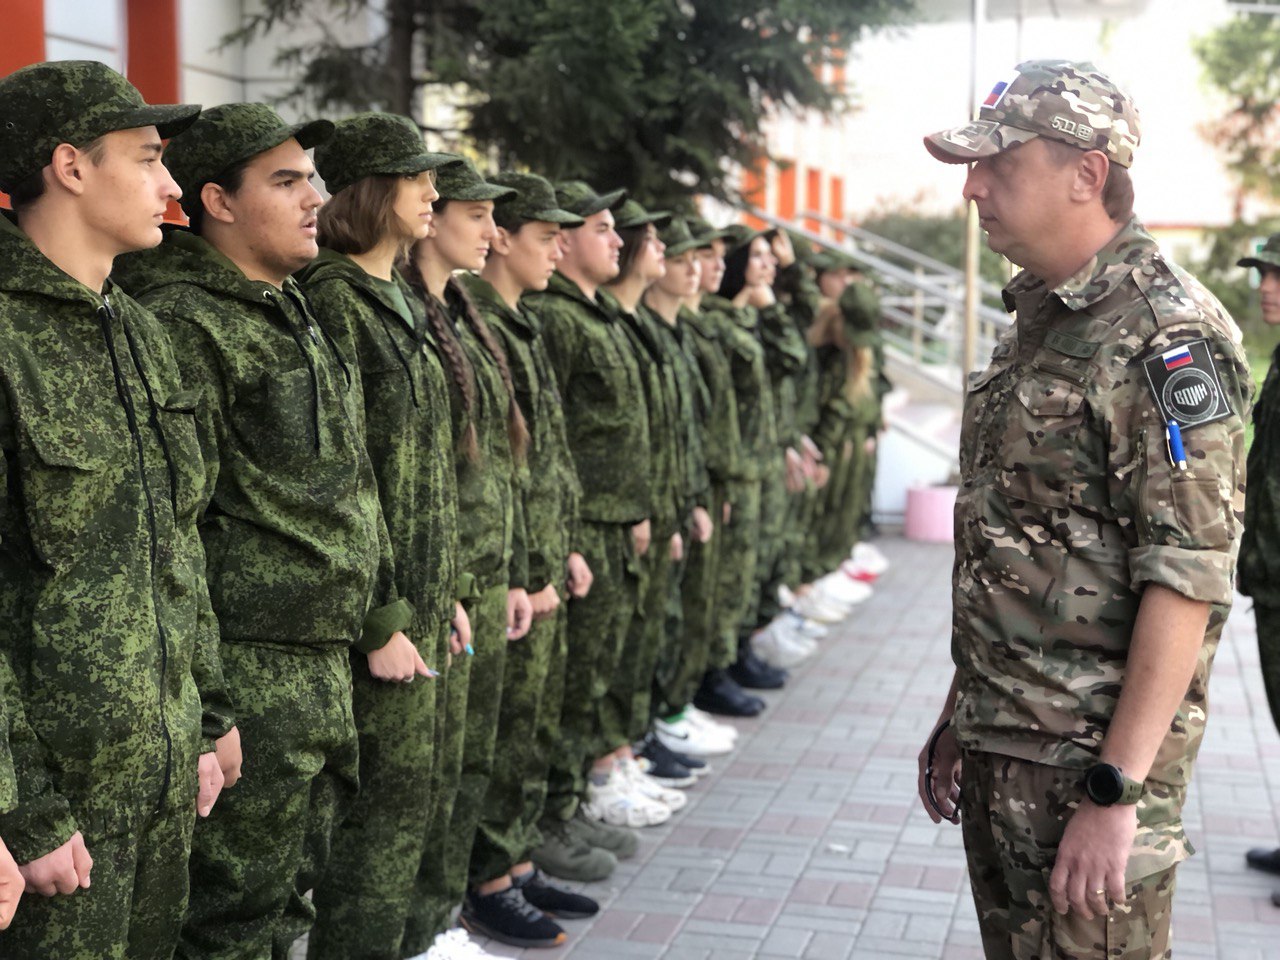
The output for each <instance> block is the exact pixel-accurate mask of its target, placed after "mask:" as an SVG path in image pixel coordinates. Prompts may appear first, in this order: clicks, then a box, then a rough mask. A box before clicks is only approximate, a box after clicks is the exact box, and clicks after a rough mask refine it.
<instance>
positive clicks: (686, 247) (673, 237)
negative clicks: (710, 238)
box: [658, 217, 706, 260]
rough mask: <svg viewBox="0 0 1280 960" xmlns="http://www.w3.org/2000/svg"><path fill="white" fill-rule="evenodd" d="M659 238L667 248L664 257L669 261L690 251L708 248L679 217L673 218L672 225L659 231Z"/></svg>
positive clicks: (669, 224)
mask: <svg viewBox="0 0 1280 960" xmlns="http://www.w3.org/2000/svg"><path fill="white" fill-rule="evenodd" d="M658 238H659V239H660V240H661V241H662V242H663V244H664V245H665V246H666V248H667V251H666V253H665V254H664V256H665V257H666V258H667V259H668V260H670V259H671V258H672V257H678V256H680V254H682V253H688V252H689V251H690V250H697V249H698V248H699V247H705V246H706V243H703V242H702V241H700V240H697V239H695V238H694V236H693V234H692V233H691V232H690V231H689V225H688V224H687V223H685V222H684V221H683V220H681V219H680V218H679V217H675V218H673V219H672V221H671V222H670V223H668V224H667V225H666V226H665V227H663V228H662V229H661V230H660V231H658Z"/></svg>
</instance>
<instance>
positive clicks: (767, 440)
mask: <svg viewBox="0 0 1280 960" xmlns="http://www.w3.org/2000/svg"><path fill="white" fill-rule="evenodd" d="M702 312H703V314H704V316H707V317H708V318H709V319H710V318H714V322H715V323H716V324H717V325H718V326H719V328H720V336H721V342H722V343H723V344H724V346H725V349H726V352H727V353H728V355H729V362H730V370H731V371H732V373H733V390H734V396H735V400H736V401H737V403H736V405H737V408H738V435H739V438H740V439H741V441H742V444H741V447H740V448H739V449H740V457H739V461H738V465H739V470H738V479H741V480H747V481H752V480H759V479H760V478H761V477H762V476H763V475H764V470H765V467H766V464H769V463H770V462H771V461H772V460H774V459H775V458H777V457H778V456H779V452H778V424H777V415H776V412H775V410H774V405H773V390H772V381H771V379H770V377H769V369H768V367H767V366H766V364H765V349H764V347H763V346H762V345H761V343H760V339H759V332H758V331H759V325H760V315H759V313H758V311H757V310H756V309H755V308H754V307H742V308H741V309H739V308H738V307H735V306H734V305H733V304H732V303H731V302H730V301H728V300H726V299H724V298H723V297H718V296H705V297H703V298H702Z"/></svg>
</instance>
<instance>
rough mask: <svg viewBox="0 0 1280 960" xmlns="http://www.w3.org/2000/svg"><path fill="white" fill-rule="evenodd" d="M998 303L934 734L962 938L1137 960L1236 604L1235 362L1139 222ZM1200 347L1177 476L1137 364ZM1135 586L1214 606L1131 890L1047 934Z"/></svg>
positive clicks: (1206, 303) (973, 422) (971, 456)
mask: <svg viewBox="0 0 1280 960" xmlns="http://www.w3.org/2000/svg"><path fill="white" fill-rule="evenodd" d="M1005 297H1006V303H1007V304H1008V305H1009V307H1010V309H1016V312H1017V317H1018V320H1017V323H1016V324H1015V325H1014V326H1013V327H1012V328H1010V330H1009V331H1008V333H1007V334H1006V335H1005V336H1004V337H1002V338H1001V340H1000V343H999V344H998V346H997V347H996V350H995V354H994V356H993V357H992V361H991V364H990V366H988V367H987V369H986V370H985V371H984V372H982V373H981V374H977V375H975V376H973V377H971V379H970V384H969V393H968V396H967V398H966V403H965V416H964V424H963V434H962V437H961V442H960V451H961V476H962V486H961V488H960V494H959V499H958V500H957V504H956V569H955V582H954V590H953V604H954V619H953V628H952V631H953V632H952V653H953V658H954V660H955V664H956V669H957V678H958V690H959V695H958V698H957V702H956V708H955V713H954V715H953V717H952V723H953V725H954V727H955V731H956V736H957V739H958V742H959V743H960V745H961V747H962V749H963V750H964V751H965V757H966V759H965V764H964V785H963V790H964V797H965V804H964V807H963V810H964V815H965V827H964V829H965V839H966V845H967V847H968V850H969V858H970V872H971V875H972V877H973V878H974V894H975V899H976V902H977V906H978V915H979V922H980V924H981V927H982V931H983V938H984V942H985V944H986V948H987V951H988V955H989V956H993V957H996V956H998V957H1017V958H1030V957H1045V956H1050V955H1052V956H1085V955H1090V956H1092V955H1097V956H1102V955H1103V953H1104V952H1103V951H1102V950H1101V949H1099V948H1100V947H1101V946H1102V945H1103V944H1104V943H1105V944H1106V948H1107V949H1106V951H1105V955H1106V956H1108V957H1111V956H1121V955H1123V956H1124V957H1133V958H1137V957H1147V956H1151V955H1153V954H1152V953H1151V952H1150V951H1151V949H1152V948H1153V947H1156V948H1158V947H1159V943H1160V941H1161V938H1163V937H1166V936H1167V931H1162V929H1161V927H1162V924H1163V926H1165V927H1167V916H1168V908H1169V904H1170V898H1171V896H1172V890H1173V882H1172V870H1173V868H1174V867H1175V866H1176V864H1177V863H1178V862H1179V861H1181V860H1183V859H1184V858H1185V857H1187V856H1188V855H1189V854H1190V853H1191V845H1190V843H1189V842H1188V841H1187V839H1186V836H1185V835H1184V833H1183V827H1182V819H1181V811H1182V804H1183V801H1184V799H1185V796H1186V789H1187V783H1188V781H1189V779H1190V776H1191V768H1192V765H1193V762H1194V759H1195V755H1196V752H1197V750H1198V748H1199V745H1200V741H1201V738H1202V736H1203V734H1204V726H1205V720H1206V709H1207V701H1206V694H1207V685H1208V674H1209V667H1210V664H1211V663H1212V660H1213V654H1214V651H1215V650H1216V648H1217V643H1218V638H1219V635H1220V634H1221V631H1222V625H1223V623H1224V621H1225V620H1226V616H1227V611H1228V609H1229V607H1230V603H1231V598H1232V581H1233V579H1234V567H1235V555H1236V550H1237V547H1238V545H1239V542H1240V522H1239V519H1238V514H1237V511H1239V510H1241V509H1242V508H1243V493H1244V469H1243V467H1244V464H1243V441H1244V429H1243V424H1242V419H1241V417H1242V414H1243V413H1244V412H1245V410H1246V409H1247V407H1248V404H1249V393H1250V389H1251V388H1250V379H1249V371H1248V366H1247V364H1246V362H1245V360H1244V357H1243V353H1242V350H1241V348H1240V346H1239V340H1240V336H1239V331H1238V330H1237V329H1236V327H1235V324H1234V323H1233V322H1232V320H1231V319H1230V317H1228V316H1227V315H1226V313H1225V312H1223V310H1222V308H1221V307H1220V305H1218V304H1217V302H1216V301H1215V300H1213V298H1212V297H1211V296H1210V295H1209V294H1208V293H1207V292H1205V291H1204V289H1203V288H1202V287H1201V286H1200V285H1199V284H1198V283H1196V281H1195V280H1193V279H1192V278H1190V277H1189V276H1187V275H1186V274H1184V273H1182V272H1181V271H1180V270H1178V269H1177V268H1175V267H1173V266H1171V265H1170V264H1169V263H1168V262H1167V261H1166V260H1165V259H1164V258H1163V257H1162V256H1161V255H1160V253H1159V252H1158V250H1157V249H1156V247H1155V244H1154V241H1152V239H1151V238H1150V236H1149V235H1147V234H1146V233H1145V232H1144V231H1143V230H1142V229H1141V227H1139V226H1138V224H1137V223H1136V222H1130V223H1129V224H1128V225H1126V226H1125V227H1124V228H1123V229H1122V230H1121V231H1120V232H1119V233H1118V234H1117V236H1116V237H1115V238H1114V239H1113V240H1111V241H1110V242H1108V243H1107V245H1106V246H1104V247H1103V248H1102V249H1101V250H1100V251H1099V252H1098V254H1097V255H1096V256H1095V257H1094V258H1093V259H1092V260H1091V261H1090V262H1089V263H1088V264H1086V266H1085V267H1084V268H1083V269H1082V270H1081V271H1080V272H1079V273H1077V274H1076V275H1075V276H1073V277H1071V278H1069V279H1068V280H1067V281H1065V282H1064V283H1062V284H1061V285H1060V286H1058V287H1056V288H1054V289H1053V290H1048V289H1046V287H1045V286H1044V284H1043V282H1041V281H1038V280H1036V279H1034V278H1032V277H1031V276H1030V275H1028V274H1023V275H1021V276H1019V277H1018V278H1016V279H1015V280H1014V281H1013V282H1012V283H1011V284H1010V285H1009V287H1008V288H1007V289H1006V293H1005ZM1197 342H1200V345H1199V346H1195V347H1194V349H1195V350H1197V351H1199V350H1203V352H1204V356H1205V358H1206V359H1205V361H1204V364H1203V366H1205V367H1207V368H1209V369H1210V370H1211V372H1212V371H1216V374H1217V378H1218V379H1219V380H1220V382H1221V387H1222V391H1221V396H1220V395H1219V392H1218V391H1217V389H1216V388H1208V387H1206V389H1205V390H1204V391H1203V392H1199V393H1197V394H1195V395H1194V396H1193V397H1192V398H1193V399H1197V400H1201V401H1205V403H1206V404H1207V408H1209V409H1211V408H1212V407H1213V405H1214V404H1215V403H1218V404H1223V402H1224V401H1225V405H1222V406H1221V410H1222V411H1223V414H1222V418H1221V419H1213V420H1212V422H1201V423H1199V424H1198V425H1194V426H1187V427H1186V428H1185V429H1184V431H1183V440H1184V443H1185V446H1186V453H1187V462H1188V463H1189V464H1190V467H1189V468H1188V469H1187V470H1186V471H1182V470H1179V469H1178V468H1176V467H1174V466H1172V465H1171V464H1170V456H1169V452H1168V448H1167V447H1166V443H1165V429H1164V422H1163V416H1162V414H1161V412H1160V410H1159V409H1158V407H1157V403H1156V398H1155V395H1154V393H1153V391H1152V389H1151V387H1150V386H1149V385H1148V383H1147V380H1146V376H1145V375H1144V366H1145V361H1148V360H1151V361H1152V362H1153V363H1154V364H1157V365H1159V364H1161V362H1162V360H1161V357H1162V355H1163V354H1165V353H1166V352H1170V353H1172V351H1173V350H1174V348H1177V347H1179V346H1182V345H1187V344H1196V343H1197ZM1210 358H1211V359H1210ZM1178 362H1181V361H1178ZM1187 362H1190V361H1187ZM1146 369H1147V370H1150V367H1146ZM1206 383H1208V381H1206ZM1186 396H1191V395H1190V394H1188V395H1186ZM1186 396H1184V397H1183V399H1182V400H1180V401H1178V402H1187V400H1186ZM1188 417H1190V414H1186V415H1184V416H1183V418H1184V419H1187V418H1188ZM1188 422H1189V423H1194V422H1196V421H1195V420H1194V418H1192V419H1188ZM1148 584H1159V585H1162V586H1165V587H1167V588H1169V589H1172V590H1174V591H1176V592H1178V593H1180V594H1182V595H1184V596H1186V597H1189V598H1190V599H1193V600H1198V601H1202V602H1206V603H1209V604H1211V605H1212V606H1211V612H1210V616H1209V622H1208V627H1207V629H1206V633H1205V638H1204V645H1203V647H1202V648H1201V651H1200V654H1199V659H1198V662H1197V665H1196V668H1195V674H1194V676H1193V678H1192V681H1191V683H1190V686H1189V687H1188V690H1187V693H1186V696H1185V697H1184V699H1183V702H1182V704H1181V706H1180V707H1179V709H1178V712H1177V715H1176V717H1175V718H1174V720H1173V722H1172V724H1171V725H1170V728H1169V732H1168V734H1167V735H1166V737H1165V740H1164V743H1163V744H1162V746H1161V748H1160V750H1159V753H1158V754H1157V757H1156V759H1155V762H1154V764H1153V765H1152V767H1151V770H1150V773H1149V774H1148V776H1147V780H1146V783H1145V792H1144V794H1143V796H1142V799H1141V800H1140V801H1139V803H1138V808H1137V817H1138V832H1137V836H1136V838H1135V840H1134V845H1133V849H1132V852H1131V854H1130V857H1129V861H1128V870H1127V874H1126V877H1127V882H1128V883H1129V884H1130V886H1131V890H1133V889H1134V887H1135V886H1136V885H1141V886H1142V887H1143V890H1142V891H1139V893H1140V894H1141V896H1139V897H1138V899H1131V900H1130V901H1129V902H1128V904H1126V905H1124V906H1123V907H1121V908H1117V909H1115V910H1113V911H1112V913H1111V915H1110V916H1109V917H1102V918H1100V919H1098V920H1096V921H1094V923H1092V924H1084V923H1083V922H1079V921H1078V918H1076V921H1073V922H1071V923H1063V922H1061V921H1060V920H1059V918H1057V915H1056V914H1054V913H1053V912H1052V908H1051V906H1050V905H1049V903H1048V896H1047V887H1046V884H1047V878H1048V875H1049V870H1050V868H1051V867H1052V865H1053V861H1054V857H1055V853H1056V849H1057V845H1058V842H1059V840H1060V839H1061V835H1062V830H1063V828H1064V827H1065V825H1066V823H1067V821H1068V819H1069V815H1067V814H1066V811H1068V810H1070V809H1073V808H1074V806H1075V805H1076V804H1077V803H1078V802H1079V801H1080V799H1081V797H1082V795H1083V791H1082V789H1081V787H1080V777H1081V773H1082V771H1083V770H1084V769H1085V768H1087V767H1088V766H1090V765H1092V764H1093V763H1095V762H1096V761H1097V759H1098V751H1099V747H1100V745H1101V743H1102V741H1103V738H1104V737H1105V735H1106V733H1107V727H1108V723H1109V718H1110V717H1111V716H1112V714H1113V713H1114V710H1115V707H1116V702H1117V700H1118V698H1119V695H1120V692H1121V690H1122V687H1123V683H1124V679H1125V658H1126V655H1127V652H1128V649H1129V643H1130V634H1131V631H1132V629H1133V625H1134V622H1135V618H1136V616H1137V613H1138V608H1139V603H1140V601H1141V599H1142V595H1143V589H1144V588H1145V587H1146V586H1147V585H1148ZM1031 797H1036V798H1037V799H1039V800H1040V801H1041V802H1040V803H1039V805H1037V806H1036V807H1035V809H1034V810H1032V809H1030V807H1031V804H1030V803H1027V804H1025V806H1024V804H1023V800H1024V799H1025V798H1031ZM1144 907H1148V908H1151V912H1150V913H1147V912H1145V911H1144V909H1143V908H1144ZM1148 924H1150V926H1149V927H1148ZM1148 938H1151V939H1148ZM1095 944H1097V947H1095ZM1122 948H1123V949H1122ZM1156 955H1161V956H1164V955H1166V954H1165V953H1164V952H1163V951H1161V952H1160V953H1159V954H1156Z"/></svg>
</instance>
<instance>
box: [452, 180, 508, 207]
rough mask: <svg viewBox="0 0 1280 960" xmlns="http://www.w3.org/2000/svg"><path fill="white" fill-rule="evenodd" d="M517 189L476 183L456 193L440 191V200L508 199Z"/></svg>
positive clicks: (473, 201)
mask: <svg viewBox="0 0 1280 960" xmlns="http://www.w3.org/2000/svg"><path fill="white" fill-rule="evenodd" d="M518 192H519V191H516V190H512V189H511V188H510V187H498V186H494V185H493V184H491V183H477V184H474V185H472V186H470V187H465V188H463V189H462V190H459V191H458V192H457V193H442V194H440V199H441V200H461V201H463V202H466V201H470V202H472V203H479V202H481V201H484V200H493V201H495V202H496V201H498V200H508V199H510V198H511V197H514V196H516V195H517V193H518Z"/></svg>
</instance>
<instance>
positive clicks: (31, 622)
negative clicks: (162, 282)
mask: <svg viewBox="0 0 1280 960" xmlns="http://www.w3.org/2000/svg"><path fill="white" fill-rule="evenodd" d="M198 112H199V108H198V107H195V106H148V105H146V104H145V103H143V100H142V97H141V95H140V94H139V93H138V91H137V90H135V89H134V88H133V87H132V86H131V85H130V84H129V83H128V82H127V81H126V80H125V79H124V78H123V77H121V76H120V75H119V74H117V73H115V72H114V71H112V70H110V69H108V68H107V67H105V66H103V65H102V64H100V63H94V62H89V61H63V62H53V63H42V64H36V65H34V66H31V67H26V68H23V69H21V70H19V71H17V72H16V73H13V74H11V75H10V76H8V77H6V78H5V79H4V80H0V115H3V116H4V118H5V122H4V123H3V124H2V125H0V189H3V190H5V191H6V192H8V193H9V194H10V198H11V200H12V203H13V208H14V214H13V216H12V217H9V216H6V217H3V218H0V257H2V258H3V262H4V264H5V269H4V271H3V273H0V318H2V319H0V328H2V329H3V332H2V333H0V378H2V379H3V380H4V382H5V390H4V393H3V400H0V407H2V409H0V450H3V453H4V457H3V459H2V460H0V470H3V471H4V473H5V475H6V476H5V480H4V481H3V482H0V497H3V499H2V500H0V698H3V700H4V701H5V707H6V708H7V712H8V715H9V724H8V726H9V729H8V735H7V737H5V738H4V740H3V741H2V742H0V754H7V753H8V750H9V749H11V750H12V757H13V768H14V772H15V774H16V776H15V780H16V788H17V789H16V801H17V803H16V807H15V805H14V802H13V801H14V800H15V794H14V791H13V789H12V786H14V785H15V784H12V783H7V782H6V778H5V777H4V776H3V774H0V809H3V810H4V811H6V812H4V813H3V814H2V815H0V837H3V838H4V842H5V843H6V844H7V845H8V847H9V849H10V850H11V851H12V852H13V855H14V857H15V858H16V859H17V861H18V862H19V863H20V864H22V865H23V866H22V871H23V874H24V876H25V879H26V882H27V885H28V888H29V890H30V891H31V892H34V893H37V894H41V896H40V897H28V899H27V901H26V902H25V903H23V905H22V909H21V910H20V911H19V913H18V916H17V919H16V921H15V923H14V925H13V927H12V928H11V929H10V930H9V931H8V932H7V933H5V934H4V935H3V936H2V937H0V944H2V945H0V953H3V955H4V956H5V957H6V958H12V960H24V958H30V960H50V958H54V957H57V958H58V960H102V958H115V960H123V958H125V957H129V958H135V957H136V958H155V960H161V958H164V960H167V958H169V957H170V956H172V954H173V948H174V943H175V942H176V940H177V938H178V930H179V927H180V926H181V923H182V916H183V910H184V907H185V905H186V892H187V869H186V861H187V855H188V851H189V850H190V846H191V830H192V825H193V822H194V820H195V817H196V806H197V802H199V806H200V811H199V812H200V813H202V814H208V813H209V810H210V807H211V806H212V804H213V800H214V797H215V796H216V794H217V788H218V786H219V785H220V784H221V783H222V776H221V772H220V770H219V764H218V759H217V756H216V754H215V753H214V752H213V750H214V741H215V740H216V739H217V738H219V737H222V736H223V735H225V734H227V732H228V731H229V730H230V728H231V715H230V707H229V704H228V703H227V702H226V698H225V695H224V694H223V691H222V689H221V673H220V670H219V667H218V658H217V646H216V642H217V634H216V632H215V630H214V625H213V618H212V615H211V612H210V609H209V599H208V594H207V592H206V590H205V584H204V556H203V553H202V552H201V549H200V545H199V541H198V539H197V537H196V533H195V517H196V511H197V508H198V506H199V505H200V503H201V502H203V500H204V499H205V497H206V492H205V474H204V469H203V467H202V465H201V460H200V448H199V444H198V441H197V435H196V410H197V400H198V397H199V394H198V392H196V391H194V390H192V389H190V387H191V384H190V383H189V382H188V383H184V382H183V379H182V378H181V377H180V376H179V370H178V365H177V364H176V363H175V362H174V356H173V353H172V352H171V350H170V347H169V342H168V339H167V338H166V337H165V334H164V331H163V329H162V328H161V327H160V325H159V324H158V323H157V322H156V320H155V318H154V317H153V316H152V315H151V314H150V313H148V312H147V311H145V310H143V309H141V308H139V306H138V305H137V304H136V303H134V301H133V300H131V299H129V297H127V296H125V295H124V294H123V293H122V292H121V291H120V290H119V289H118V288H117V287H116V286H115V285H114V284H113V283H111V281H109V280H108V279H107V277H108V273H109V272H110V271H111V268H112V263H113V261H114V259H115V257H116V256H117V255H118V254H121V253H124V252H125V251H128V250H139V249H142V248H145V247H152V246H155V245H156V244H157V243H159V242H160V229H159V227H160V222H161V220H162V219H163V217H164V212H165V207H166V205H167V203H168V201H170V200H173V199H176V198H177V197H178V195H179V190H178V187H177V185H176V184H175V183H174V181H173V178H172V177H170V175H169V173H168V172H167V171H166V169H165V167H164V166H163V165H162V164H161V162H160V156H161V151H162V146H161V141H162V138H164V137H169V136H172V135H174V134H175V133H178V132H179V131H181V130H182V129H183V128H185V127H186V126H188V125H189V124H190V123H191V122H192V121H193V120H194V119H195V117H196V115H197V113H198ZM10 668H12V671H13V673H12V674H10V673H9V670H10ZM0 732H2V731H0ZM5 759H6V760H7V757H6V758H5ZM5 766H7V763H6V764H5ZM198 778H199V779H198ZM198 783H199V789H200V798H199V801H197V784H198ZM95 862H96V866H95ZM91 867H92V868H94V869H93V871H92V880H93V885H92V887H90V868H91ZM3 873H4V870H3V868H0V874H3ZM6 879H9V878H6ZM55 894H58V895H57V896H55Z"/></svg>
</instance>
